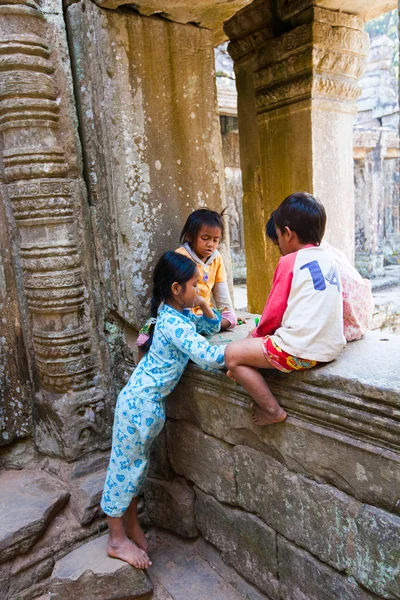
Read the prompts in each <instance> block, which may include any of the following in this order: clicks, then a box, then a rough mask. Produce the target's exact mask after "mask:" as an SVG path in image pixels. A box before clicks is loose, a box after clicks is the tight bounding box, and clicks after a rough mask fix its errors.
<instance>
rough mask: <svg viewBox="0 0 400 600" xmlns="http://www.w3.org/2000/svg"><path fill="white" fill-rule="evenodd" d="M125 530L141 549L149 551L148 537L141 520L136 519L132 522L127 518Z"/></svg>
mask: <svg viewBox="0 0 400 600" xmlns="http://www.w3.org/2000/svg"><path fill="white" fill-rule="evenodd" d="M125 531H126V535H127V536H128V538H130V539H131V540H133V541H134V542H135V544H136V545H137V546H139V548H140V549H141V550H143V551H144V552H146V553H147V552H148V551H149V544H148V542H147V538H146V535H145V533H144V531H143V529H142V528H141V527H140V525H139V521H134V522H133V523H130V522H129V520H128V519H127V520H126V521H125Z"/></svg>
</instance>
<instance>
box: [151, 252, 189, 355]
mask: <svg viewBox="0 0 400 600" xmlns="http://www.w3.org/2000/svg"><path fill="white" fill-rule="evenodd" d="M196 268H197V267H196V264H195V263H194V262H193V261H192V260H191V259H190V258H188V257H187V256H183V254H178V252H172V251H169V252H165V254H163V255H162V256H161V257H160V259H159V260H158V262H157V264H156V266H155V269H154V273H153V297H152V299H151V305H150V312H151V316H152V317H154V318H155V319H156V318H157V312H158V308H159V306H160V304H161V302H164V301H165V300H168V298H170V297H171V294H172V292H171V286H172V284H173V283H174V282H175V281H176V282H177V283H179V284H180V285H182V286H184V285H185V284H186V282H187V281H189V279H191V278H192V277H193V275H194V274H195V271H196ZM153 333H154V324H152V325H150V328H149V339H148V340H147V342H146V343H145V344H143V346H142V349H143V351H144V352H147V351H148V350H149V348H150V346H151V342H152V341H153Z"/></svg>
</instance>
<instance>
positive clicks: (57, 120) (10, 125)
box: [0, 0, 109, 460]
mask: <svg viewBox="0 0 400 600" xmlns="http://www.w3.org/2000/svg"><path fill="white" fill-rule="evenodd" d="M52 31H53V29H52V27H51V26H50V25H49V24H48V23H47V22H46V20H45V18H44V15H43V13H42V12H41V10H40V9H39V4H38V3H37V2H35V0H17V2H15V1H14V0H10V1H8V0H1V1H0V65H1V68H0V107H1V110H0V134H1V155H2V164H1V168H0V175H1V178H2V181H3V182H4V186H3V188H2V189H3V190H4V194H3V197H4V202H5V204H6V207H7V210H8V212H9V214H10V215H11V222H10V227H11V228H14V230H15V235H16V241H17V247H18V253H17V255H16V256H15V257H14V259H15V260H14V265H15V269H16V270H17V271H19V272H20V273H21V279H23V288H24V296H25V301H26V306H27V309H28V314H29V324H28V330H29V332H30V333H31V334H32V338H33V349H34V357H35V364H36V369H37V374H38V378H37V379H38V382H39V383H38V385H37V394H36V397H35V411H34V413H35V419H36V424H35V438H36V443H37V445H38V447H39V450H40V451H42V452H43V453H45V454H49V455H52V456H60V457H63V458H65V459H67V460H73V459H75V458H77V457H79V456H80V455H81V454H83V453H85V452H88V451H90V450H93V449H95V448H99V447H104V446H105V445H107V444H109V440H108V431H107V429H108V427H107V425H108V420H109V407H108V403H107V400H106V396H105V392H104V389H103V385H102V380H101V377H99V375H98V373H99V371H100V372H101V371H102V369H101V368H100V364H99V362H100V358H99V350H98V342H97V338H96V335H95V333H94V327H93V321H92V319H93V306H92V304H91V301H90V296H89V294H88V287H89V286H88V277H89V274H88V270H87V268H86V266H85V261H86V263H87V264H90V254H89V252H88V249H87V248H85V243H84V239H83V237H82V236H83V230H84V229H85V228H87V223H86V222H85V219H86V217H85V213H84V210H83V209H84V203H83V199H84V195H83V193H84V190H83V185H82V183H83V182H82V179H81V177H80V173H79V170H78V166H77V165H78V164H79V159H78V156H77V154H76V152H77V149H76V147H74V144H75V143H76V139H75V134H74V132H73V125H72V123H71V120H70V117H68V112H69V110H70V107H69V106H68V100H69V98H68V97H67V94H66V91H65V90H66V88H67V87H68V86H67V84H66V77H65V75H63V74H62V71H61V69H60V62H61V61H60V54H59V51H56V52H54V51H53V48H52V47H51V45H50V42H49V39H50V38H51V36H52V35H54V33H52ZM60 89H61V90H62V91H60ZM66 105H67V106H66ZM72 149H73V153H72V154H71V150H72ZM84 259H85V261H84ZM89 289H90V287H89ZM22 300H23V298H22V296H21V301H22ZM19 360H23V357H22V356H21V357H20V358H19Z"/></svg>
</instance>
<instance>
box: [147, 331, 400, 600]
mask: <svg viewBox="0 0 400 600" xmlns="http://www.w3.org/2000/svg"><path fill="white" fill-rule="evenodd" d="M247 327H250V326H244V327H242V328H239V332H236V334H235V336H236V337H243V336H244V335H245V333H246V331H247V329H246V328H247ZM224 335H225V337H226V336H227V334H224ZM233 336H234V334H229V338H232V337H233ZM219 340H221V336H219ZM217 341H218V340H217ZM388 342H389V341H388V340H387V339H383V338H382V337H381V336H379V335H378V334H368V335H367V336H366V338H365V339H363V340H361V341H359V342H353V343H351V344H349V346H348V347H347V348H346V349H345V351H344V352H343V355H342V356H341V357H340V358H339V359H338V360H337V361H335V362H334V363H333V364H331V365H328V366H325V367H320V368H317V369H313V370H312V371H310V372H309V373H303V374H292V375H290V376H287V375H282V374H279V373H273V374H270V373H268V374H267V375H266V377H267V378H268V382H269V383H270V384H271V388H272V389H273V391H274V393H275V394H276V396H277V398H278V400H279V401H280V403H281V404H282V405H283V406H284V407H285V408H286V409H287V410H288V413H289V418H288V420H287V421H286V423H284V424H280V425H275V426H269V427H265V428H259V427H256V426H254V425H253V424H252V422H251V418H250V417H251V409H250V398H249V397H248V396H247V395H246V393H245V392H244V391H243V389H242V388H240V387H239V386H236V385H235V384H233V383H232V382H230V381H229V380H228V379H227V378H226V377H225V376H224V375H223V374H220V375H215V374H206V373H204V372H202V371H200V369H198V368H197V367H195V366H193V365H192V366H191V367H190V368H189V369H188V370H187V372H186V374H185V375H184V377H183V379H182V381H181V383H180V384H179V385H178V387H177V389H176V391H175V392H174V393H173V394H172V396H171V397H170V398H169V399H168V402H167V413H168V421H167V425H166V433H165V436H164V437H162V438H160V439H159V440H158V442H157V446H156V448H154V455H153V466H152V472H151V478H150V479H149V480H148V483H147V488H146V494H145V498H146V504H147V508H148V510H149V515H150V518H151V519H152V521H153V522H154V523H155V524H157V525H158V526H162V527H166V528H168V529H172V530H173V531H176V532H178V533H179V534H180V535H186V536H188V537H192V536H196V535H198V533H200V534H201V535H203V536H204V537H205V538H206V539H207V540H208V541H209V542H211V543H212V544H213V545H214V546H216V547H217V548H218V549H219V550H220V551H221V553H222V557H223V559H224V560H225V561H226V562H227V563H228V564H229V565H231V566H233V567H234V568H235V569H236V570H237V571H238V572H239V573H240V574H241V575H242V576H243V577H245V578H246V579H247V580H248V581H249V582H250V583H252V584H253V585H255V586H256V587H257V588H258V589H259V590H260V591H261V592H262V593H263V594H264V595H265V597H266V598H269V599H271V600H275V599H276V600H277V599H278V598H279V599H280V600H282V599H284V600H298V599H299V598H302V599H303V598H304V599H305V598H307V600H322V598H323V599H324V600H328V599H331V600H338V599H342V600H344V599H346V600H373V599H374V598H387V599H392V600H394V599H398V598H399V597H400V587H399V582H400V577H399V575H400V573H399V565H400V561H399V546H398V536H399V534H400V515H399V495H400V469H399V461H400V445H399V441H400V440H399V426H398V409H399V396H398V392H397V391H396V390H398V389H399V384H400V381H399V376H398V372H397V368H396V366H395V362H396V361H395V359H394V358H393V356H394V354H393V352H395V353H396V348H397V347H398V349H399V350H400V345H399V340H398V339H396V338H395V337H391V338H390V343H388ZM372 348H378V349H379V353H378V358H377V355H376V352H374V354H372ZM368 356H371V358H370V359H368V358H367V357H368ZM166 455H168V458H169V462H168V463H166V462H165V457H166ZM179 490H180V491H179ZM171 515H174V517H173V518H172V519H171Z"/></svg>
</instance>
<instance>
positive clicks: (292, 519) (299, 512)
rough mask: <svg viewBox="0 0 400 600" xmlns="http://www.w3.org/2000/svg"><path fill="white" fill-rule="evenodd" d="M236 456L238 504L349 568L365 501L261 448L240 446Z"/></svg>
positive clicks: (336, 564) (334, 563) (327, 559)
mask: <svg viewBox="0 0 400 600" xmlns="http://www.w3.org/2000/svg"><path fill="white" fill-rule="evenodd" d="M234 454H235V467H236V478H237V485H238V503H239V504H240V505H241V506H242V507H243V508H245V509H246V510H248V511H251V512H254V513H256V514H257V515H259V516H260V517H261V518H262V519H263V521H264V522H265V523H267V524H268V525H270V526H271V527H272V528H273V529H275V530H276V531H278V532H279V533H280V534H282V535H283V536H284V537H286V538H288V539H290V540H292V541H294V542H295V543H296V544H298V545H300V546H303V547H305V548H307V550H309V551H310V552H312V553H313V554H314V555H316V556H318V557H319V558H320V559H321V560H323V561H324V562H327V563H328V564H330V565H332V566H333V567H335V568H337V569H339V570H344V569H346V568H348V566H349V559H348V554H347V539H348V536H349V533H350V529H351V527H352V519H353V517H354V516H355V515H356V514H357V512H358V511H359V510H360V508H361V504H360V503H359V502H357V501H356V500H354V499H352V498H350V497H349V496H347V495H346V494H343V493H342V492H339V491H338V490H336V489H335V488H332V487H330V486H327V485H321V484H318V483H316V482H315V481H311V480H309V479H307V478H306V477H304V476H303V475H298V474H297V473H292V472H291V471H289V470H288V469H286V468H285V467H283V466H282V464H280V463H278V462H277V461H275V460H273V459H272V458H270V457H269V456H266V455H264V454H262V453H261V452H257V451H255V450H250V449H248V448H246V447H244V446H237V447H235V450H234Z"/></svg>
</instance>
